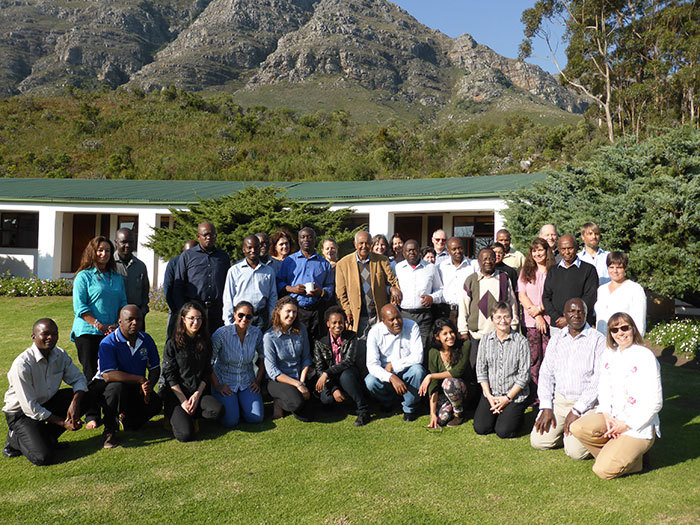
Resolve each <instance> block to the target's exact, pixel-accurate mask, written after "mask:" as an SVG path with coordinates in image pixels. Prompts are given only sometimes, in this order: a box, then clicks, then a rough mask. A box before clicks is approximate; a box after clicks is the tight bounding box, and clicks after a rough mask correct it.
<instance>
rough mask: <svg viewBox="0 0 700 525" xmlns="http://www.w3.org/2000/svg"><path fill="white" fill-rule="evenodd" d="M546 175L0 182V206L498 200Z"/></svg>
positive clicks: (3, 179) (6, 180)
mask: <svg viewBox="0 0 700 525" xmlns="http://www.w3.org/2000/svg"><path fill="white" fill-rule="evenodd" d="M546 176H547V175H546V174H544V173H530V174H513V175H485V176H480V177H458V178H457V177H455V178H445V179H404V180H375V181H363V182H344V181H336V182H239V181H185V180H174V181H164V180H94V179H11V178H0V203H2V202H36V203H93V204H94V203H101V204H156V205H158V204H160V205H164V206H168V205H171V206H175V205H188V204H190V203H192V202H195V201H196V200H197V198H198V197H199V198H202V199H211V198H217V197H221V196H223V195H228V194H231V193H235V192H237V191H239V190H241V189H243V188H245V187H247V186H269V185H275V186H279V187H282V188H286V189H287V195H288V196H289V197H290V198H292V199H296V200H301V201H304V202H313V203H339V202H342V203H358V202H376V201H387V200H394V201H403V200H426V199H434V198H435V197H442V198H445V199H465V198H479V197H481V198H488V197H499V196H501V195H503V194H504V193H505V192H508V191H511V190H515V189H517V188H519V187H521V186H530V185H531V184H532V183H533V182H537V181H541V180H544V179H545V178H546Z"/></svg>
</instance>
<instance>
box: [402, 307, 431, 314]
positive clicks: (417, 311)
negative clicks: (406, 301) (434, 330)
mask: <svg viewBox="0 0 700 525" xmlns="http://www.w3.org/2000/svg"><path fill="white" fill-rule="evenodd" d="M401 311H402V312H408V313H409V314H425V313H428V312H430V308H401Z"/></svg>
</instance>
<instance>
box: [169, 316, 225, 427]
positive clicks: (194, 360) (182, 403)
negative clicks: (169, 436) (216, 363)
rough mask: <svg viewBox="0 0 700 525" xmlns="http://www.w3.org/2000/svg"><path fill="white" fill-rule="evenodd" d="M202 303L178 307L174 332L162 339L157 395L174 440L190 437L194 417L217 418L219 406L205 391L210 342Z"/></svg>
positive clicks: (219, 411)
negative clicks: (160, 386) (159, 385)
mask: <svg viewBox="0 0 700 525" xmlns="http://www.w3.org/2000/svg"><path fill="white" fill-rule="evenodd" d="M205 323H206V319H205V317H204V314H203V313H202V307H201V306H200V305H198V304H197V303H194V302H190V303H185V304H184V305H183V306H182V308H180V314H179V316H178V320H177V323H176V325H175V334H174V335H173V336H172V337H171V338H170V339H168V340H167V341H166V343H165V350H164V351H163V378H164V379H165V385H164V386H163V388H161V390H160V396H161V397H162V398H163V403H164V405H165V417H166V418H167V419H169V420H170V425H171V426H172V429H173V435H174V436H175V439H177V440H178V441H192V440H193V439H194V437H195V433H196V430H195V429H196V423H195V419H196V418H198V417H203V418H205V419H218V417H219V416H220V415H221V412H222V410H223V407H222V406H221V403H219V402H218V401H217V400H216V399H214V398H213V397H212V396H210V395H208V394H205V393H204V392H209V389H208V388H207V387H208V384H209V378H210V377H211V342H210V341H209V335H208V334H209V332H208V331H207V329H206V326H205Z"/></svg>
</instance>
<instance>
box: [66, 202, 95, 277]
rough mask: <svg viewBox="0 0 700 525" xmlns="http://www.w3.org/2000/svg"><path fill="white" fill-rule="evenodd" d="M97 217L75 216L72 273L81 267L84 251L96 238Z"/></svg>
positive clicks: (91, 215)
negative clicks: (91, 240)
mask: <svg viewBox="0 0 700 525" xmlns="http://www.w3.org/2000/svg"><path fill="white" fill-rule="evenodd" d="M96 219H97V216H96V215H95V214H94V213H81V214H77V213H76V214H75V215H73V251H72V258H71V263H70V271H71V272H75V271H76V270H77V269H78V266H80V257H81V256H82V255H83V250H84V249H85V247H86V246H87V243H88V242H90V239H92V238H93V237H94V236H95V221H96Z"/></svg>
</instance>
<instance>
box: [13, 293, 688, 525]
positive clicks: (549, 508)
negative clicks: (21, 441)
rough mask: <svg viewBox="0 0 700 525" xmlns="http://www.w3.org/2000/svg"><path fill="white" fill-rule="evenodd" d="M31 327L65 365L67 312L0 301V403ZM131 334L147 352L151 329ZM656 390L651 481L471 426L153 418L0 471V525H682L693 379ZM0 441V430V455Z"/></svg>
mask: <svg viewBox="0 0 700 525" xmlns="http://www.w3.org/2000/svg"><path fill="white" fill-rule="evenodd" d="M44 316H50V317H53V318H54V319H56V321H57V322H58V325H59V328H60V336H61V341H60V342H59V345H61V346H63V347H64V348H66V349H67V350H69V352H70V354H71V355H72V356H73V358H74V359H76V354H75V347H74V346H73V345H72V344H71V343H70V341H69V334H70V327H71V322H72V309H71V302H70V298H39V299H27V298H12V299H10V298H0V337H1V339H0V342H1V344H0V372H1V374H0V390H1V391H2V392H4V391H5V390H6V388H7V375H6V374H7V370H8V369H9V367H10V364H11V363H12V360H13V359H14V357H15V356H16V355H17V354H18V353H19V352H21V351H22V350H23V349H24V348H26V347H27V346H28V345H29V344H30V338H29V335H30V330H31V325H32V323H33V321H34V320H36V319H37V318H39V317H44ZM147 322H148V326H149V331H150V332H151V333H152V335H153V336H154V337H155V339H156V341H157V343H158V345H159V348H162V344H163V342H164V341H163V340H164V326H165V322H166V315H165V314H160V313H153V314H150V315H149V316H148V319H147ZM76 361H77V359H76ZM663 383H664V393H665V406H664V409H663V411H662V413H661V421H662V431H663V438H662V439H661V440H660V441H658V442H657V444H656V446H655V447H654V449H653V457H652V461H653V463H654V467H655V468H654V469H653V470H652V471H651V472H648V473H646V474H642V475H635V476H630V477H628V478H623V479H619V480H613V481H608V482H604V481H601V480H599V479H598V478H597V477H596V476H595V475H594V474H593V473H592V472H591V462H590V461H585V462H574V461H572V460H569V459H568V458H567V457H566V456H565V455H564V452H563V451H562V450H556V451H549V452H539V451H535V450H533V449H531V448H530V445H529V439H528V437H527V435H524V436H523V437H520V438H517V439H513V440H507V441H504V440H500V439H498V438H496V437H495V436H487V437H485V436H477V435H476V434H475V433H474V431H473V429H472V426H471V421H468V422H467V423H466V424H464V425H463V426H462V427H460V428H457V429H445V430H444V431H443V432H437V433H436V432H428V431H426V429H425V427H426V425H427V423H428V417H427V416H423V417H421V418H420V419H419V420H418V421H417V422H415V423H404V422H403V420H402V419H401V417H400V416H394V417H392V418H385V419H380V420H374V421H372V422H371V423H370V424H369V425H368V426H366V427H363V428H355V427H354V426H353V424H352V423H353V421H354V417H352V416H351V417H343V416H342V415H341V414H340V413H330V414H328V415H327V416H326V417H325V419H323V420H322V421H321V422H316V423H310V424H305V423H300V422H298V421H296V420H295V419H293V418H290V417H287V418H285V419H283V420H280V421H275V422H271V421H269V420H266V421H265V422H264V423H263V424H262V425H260V426H255V425H242V426H241V427H240V428H238V429H236V430H233V431H228V432H227V431H224V430H222V429H220V428H218V427H216V426H214V425H209V426H204V425H203V426H202V432H201V439H200V440H199V441H197V442H194V443H178V442H176V441H174V440H173V439H172V437H171V436H170V435H169V434H167V433H166V432H165V431H163V430H162V427H161V424H160V417H159V418H158V420H156V421H154V422H151V423H149V424H148V425H147V426H146V428H145V429H144V430H143V431H142V432H140V433H127V434H123V436H122V437H123V438H124V439H123V446H122V447H119V448H117V449H114V450H102V448H101V439H100V438H101V429H98V430H92V431H88V430H81V431H79V432H75V433H67V434H66V435H65V438H64V439H65V440H67V441H70V442H71V445H72V446H71V448H70V449H68V450H67V451H65V452H63V455H62V456H60V457H61V458H62V459H63V462H62V463H60V464H57V465H53V466H50V467H42V468H39V467H34V466H32V465H31V464H30V463H29V462H28V461H27V460H26V459H24V458H22V457H20V458H15V459H6V458H2V457H0V480H1V481H0V523H25V522H28V523H54V522H69V523H87V522H91V523H95V522H100V523H156V522H158V523H197V522H212V523H275V524H277V523H330V524H336V523H337V524H341V523H342V524H348V523H382V524H384V523H411V524H413V523H436V524H438V523H440V524H442V523H477V522H478V523H630V522H635V523H661V522H663V523H674V524H678V523H698V522H700V489H699V488H698V480H700V459H698V456H700V396H699V395H698V392H700V374H699V373H698V372H694V371H689V370H682V369H676V368H672V367H669V366H664V367H663ZM532 417H533V415H532V414H529V418H528V420H527V425H528V429H529V426H530V425H531V424H532ZM6 430H7V429H6V425H5V421H4V418H3V419H2V423H0V432H1V433H2V439H3V440H4V436H5V432H6ZM3 442H4V441H3Z"/></svg>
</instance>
